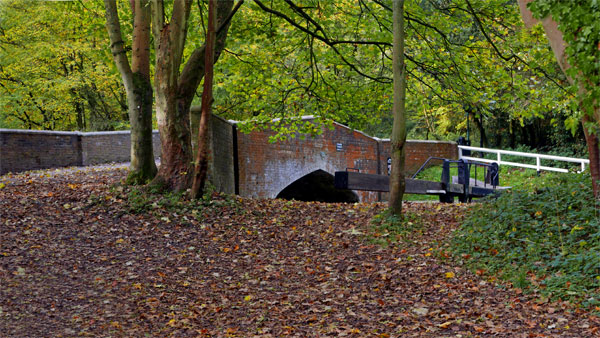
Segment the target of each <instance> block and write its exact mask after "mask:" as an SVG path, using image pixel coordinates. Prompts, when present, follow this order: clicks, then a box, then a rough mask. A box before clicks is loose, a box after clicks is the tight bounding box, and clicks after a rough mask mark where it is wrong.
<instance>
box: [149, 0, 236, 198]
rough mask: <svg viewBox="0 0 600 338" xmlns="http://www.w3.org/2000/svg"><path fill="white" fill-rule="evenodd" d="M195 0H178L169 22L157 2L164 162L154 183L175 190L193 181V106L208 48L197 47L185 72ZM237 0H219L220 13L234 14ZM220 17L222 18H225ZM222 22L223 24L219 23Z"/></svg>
mask: <svg viewBox="0 0 600 338" xmlns="http://www.w3.org/2000/svg"><path fill="white" fill-rule="evenodd" d="M191 3H192V2H191V1H190V0H185V1H175V2H174V5H173V12H172V17H171V20H170V21H169V23H165V20H164V10H163V3H162V1H159V0H155V1H154V2H153V10H154V15H153V20H154V21H153V27H154V36H155V42H156V47H155V48H156V50H157V52H156V74H155V87H156V116H157V120H158V128H159V131H160V135H161V144H162V157H161V166H160V168H159V171H158V174H157V175H156V177H155V179H154V181H153V184H156V185H160V186H163V187H164V188H166V189H168V190H171V191H183V190H186V189H187V188H189V187H190V185H191V182H192V180H191V179H192V143H191V130H190V114H189V110H190V106H191V103H192V100H193V98H194V94H195V92H196V89H197V88H198V85H199V84H200V81H201V79H202V77H203V76H204V62H203V61H204V48H205V47H201V48H198V49H196V50H195V51H194V52H193V53H192V55H191V56H190V59H189V60H188V62H187V63H186V65H185V67H184V68H183V71H182V73H181V75H180V74H179V69H180V65H181V62H182V54H183V47H184V45H185V39H186V34H187V24H188V18H189V12H190V7H191ZM232 6H233V1H229V0H228V1H218V3H217V17H218V18H230V16H229V15H230V14H231V8H232ZM224 21H225V20H224V19H223V21H219V22H224ZM219 26H221V25H219ZM227 28H228V24H227V27H226V28H225V29H222V32H220V33H219V37H220V38H221V43H219V37H218V38H217V42H216V48H215V57H217V56H218V55H219V54H220V52H221V50H222V49H223V48H224V43H225V38H226V34H227Z"/></svg>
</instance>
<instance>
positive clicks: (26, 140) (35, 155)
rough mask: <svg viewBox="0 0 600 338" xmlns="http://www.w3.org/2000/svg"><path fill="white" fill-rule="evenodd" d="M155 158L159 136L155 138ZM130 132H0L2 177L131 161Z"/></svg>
mask: <svg viewBox="0 0 600 338" xmlns="http://www.w3.org/2000/svg"><path fill="white" fill-rule="evenodd" d="M152 138H153V140H152V141H153V144H154V156H155V157H156V158H158V157H160V137H159V134H158V132H157V131H155V132H154V133H153V135H152ZM129 146H130V138H129V131H115V132H92V133H80V132H56V131H36V130H11V129H0V175H1V174H6V173H8V172H15V173H16V172H21V171H25V170H37V169H47V168H56V167H68V166H86V165H92V164H100V163H109V162H127V161H129V159H130V149H129Z"/></svg>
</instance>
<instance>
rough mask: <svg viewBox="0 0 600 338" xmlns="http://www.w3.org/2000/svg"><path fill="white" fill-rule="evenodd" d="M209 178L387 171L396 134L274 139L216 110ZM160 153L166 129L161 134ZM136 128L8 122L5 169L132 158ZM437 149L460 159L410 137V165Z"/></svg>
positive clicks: (254, 180) (281, 183)
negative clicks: (16, 126) (51, 128)
mask: <svg viewBox="0 0 600 338" xmlns="http://www.w3.org/2000/svg"><path fill="white" fill-rule="evenodd" d="M210 129H211V131H210V133H209V135H210V147H211V148H210V150H211V155H210V156H211V161H210V174H209V180H210V181H211V183H212V184H213V185H214V186H215V188H216V189H217V191H221V192H225V193H231V194H233V193H235V192H236V183H237V185H238V186H237V190H238V191H239V194H240V195H241V196H244V197H255V198H274V197H276V196H277V195H278V194H279V193H280V192H281V191H282V190H283V189H285V188H286V187H287V186H288V185H290V184H292V183H293V182H294V181H296V180H298V179H300V178H301V177H303V176H305V175H308V174H310V173H312V172H314V171H316V170H324V171H326V172H328V173H330V174H331V175H333V174H334V173H335V172H336V171H342V170H346V169H350V168H352V169H355V170H359V171H360V172H363V173H370V174H387V173H388V164H387V163H388V158H389V157H390V142H389V140H381V139H378V138H373V137H370V136H368V135H366V134H364V133H362V132H359V131H356V130H352V129H350V128H348V127H346V126H344V125H341V124H337V123H334V128H333V129H328V128H324V129H323V133H322V134H321V135H318V136H315V137H310V136H307V137H306V138H304V139H303V138H302V137H300V135H295V137H294V138H291V139H288V141H285V142H277V143H269V142H268V139H269V136H271V135H272V133H271V132H268V131H262V132H252V133H250V134H244V133H241V132H239V131H237V129H236V127H235V124H234V123H232V122H230V121H226V120H223V119H221V118H219V117H216V116H214V117H213V118H212V119H211V123H210ZM153 143H154V151H155V156H156V157H159V156H160V139H159V135H158V132H156V131H155V132H154V134H153ZM129 146H130V139H129V131H121V132H96V133H79V132H48V131H29V130H6V129H0V174H5V173H7V172H19V171H24V170H32V169H44V168H53V167H63V166H75V165H91V164H98V163H107V162H125V161H128V160H129V158H130V154H129V151H130V149H129ZM430 156H435V157H444V158H451V159H456V158H457V157H458V149H457V147H456V143H454V142H439V141H407V144H406V172H407V174H409V175H410V174H412V173H414V172H415V171H416V170H417V169H418V168H419V167H420V166H421V165H422V164H423V163H424V162H425V161H426V160H427V159H428V158H429V157H430ZM357 194H358V196H359V198H360V200H361V201H363V202H373V201H385V200H387V193H377V192H363V191H359V192H357Z"/></svg>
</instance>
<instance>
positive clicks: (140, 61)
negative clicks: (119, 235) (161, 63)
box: [104, 0, 157, 184]
mask: <svg viewBox="0 0 600 338" xmlns="http://www.w3.org/2000/svg"><path fill="white" fill-rule="evenodd" d="M104 4H105V8H106V28H107V30H108V35H109V37H110V42H111V45H110V49H111V52H112V54H113V58H114V60H115V63H116V65H117V68H118V69H119V72H120V74H121V78H122V80H123V85H124V87H125V92H126V94H127V105H128V112H129V123H130V125H131V149H130V152H131V165H130V167H129V174H128V176H127V182H128V183H130V184H144V183H146V182H148V181H149V180H151V179H152V178H153V177H154V176H155V175H156V171H157V170H156V164H155V163H154V151H153V149H152V85H151V82H150V7H149V6H148V5H149V2H148V1H147V0H133V1H132V4H131V5H132V10H133V12H134V16H133V46H132V51H131V54H132V56H131V58H132V65H131V66H130V65H129V60H128V59H127V54H126V51H125V43H124V42H123V38H122V34H121V26H120V23H119V17H118V14H117V5H116V2H115V1H112V0H105V1H104Z"/></svg>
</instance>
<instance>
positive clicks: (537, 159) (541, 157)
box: [458, 145, 590, 173]
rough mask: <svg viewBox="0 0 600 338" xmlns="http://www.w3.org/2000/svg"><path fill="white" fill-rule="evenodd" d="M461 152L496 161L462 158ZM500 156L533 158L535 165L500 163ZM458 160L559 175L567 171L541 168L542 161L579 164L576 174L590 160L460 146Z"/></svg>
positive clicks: (583, 169) (582, 169)
mask: <svg viewBox="0 0 600 338" xmlns="http://www.w3.org/2000/svg"><path fill="white" fill-rule="evenodd" d="M463 150H471V151H478V152H482V153H491V154H496V160H490V159H486V158H479V157H472V156H464V155H463ZM502 155H512V156H522V157H530V158H535V162H536V164H527V163H517V162H508V161H502ZM458 158H459V159H465V160H470V161H476V162H484V163H493V162H496V163H498V165H510V166H514V167H521V168H529V169H535V170H537V171H542V170H547V171H557V172H561V173H568V172H569V169H564V168H557V167H548V166H543V165H542V160H553V161H562V162H570V163H579V164H580V165H581V170H580V171H578V172H583V171H585V165H586V164H587V165H589V164H590V160H588V159H584V158H573V157H564V156H553V155H542V154H533V153H522V152H519V151H510V150H500V149H488V148H479V147H470V146H460V145H459V146H458Z"/></svg>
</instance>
